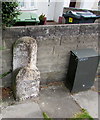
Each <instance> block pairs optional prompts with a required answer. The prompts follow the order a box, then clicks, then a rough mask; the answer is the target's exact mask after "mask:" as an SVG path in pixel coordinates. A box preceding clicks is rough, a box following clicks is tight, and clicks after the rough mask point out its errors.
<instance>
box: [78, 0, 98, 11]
mask: <svg viewBox="0 0 100 120" xmlns="http://www.w3.org/2000/svg"><path fill="white" fill-rule="evenodd" d="M98 2H99V0H81V5H80V8H82V9H89V10H92V9H96V10H97V9H98Z"/></svg>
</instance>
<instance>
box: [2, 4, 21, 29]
mask: <svg viewBox="0 0 100 120" xmlns="http://www.w3.org/2000/svg"><path fill="white" fill-rule="evenodd" d="M18 15H20V12H19V9H18V2H2V24H3V26H7V27H10V26H12V25H13V24H14V23H15V22H16V20H15V18H17V16H18Z"/></svg>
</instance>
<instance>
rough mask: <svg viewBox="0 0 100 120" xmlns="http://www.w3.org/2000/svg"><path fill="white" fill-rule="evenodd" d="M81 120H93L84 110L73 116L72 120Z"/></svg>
mask: <svg viewBox="0 0 100 120" xmlns="http://www.w3.org/2000/svg"><path fill="white" fill-rule="evenodd" d="M82 119H83V120H84V119H87V120H94V119H93V118H92V117H91V116H90V115H89V113H88V112H87V111H86V110H85V109H82V111H81V112H79V113H77V114H75V115H74V118H73V119H72V120H82Z"/></svg>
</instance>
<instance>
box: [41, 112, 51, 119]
mask: <svg viewBox="0 0 100 120" xmlns="http://www.w3.org/2000/svg"><path fill="white" fill-rule="evenodd" d="M43 117H44V120H53V119H51V118H50V117H49V116H48V115H47V114H46V113H45V112H43Z"/></svg>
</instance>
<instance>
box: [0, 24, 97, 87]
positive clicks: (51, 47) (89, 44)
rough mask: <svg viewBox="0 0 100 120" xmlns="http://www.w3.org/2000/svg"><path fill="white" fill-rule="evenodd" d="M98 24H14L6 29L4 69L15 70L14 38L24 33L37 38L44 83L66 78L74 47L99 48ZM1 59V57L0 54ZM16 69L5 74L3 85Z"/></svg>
mask: <svg viewBox="0 0 100 120" xmlns="http://www.w3.org/2000/svg"><path fill="white" fill-rule="evenodd" d="M98 33H99V27H98V24H75V25H74V24H73V25H67V24H64V25H63V24H62V25H45V26H32V27H12V28H7V29H5V30H3V34H2V36H3V41H2V43H3V47H4V48H6V49H5V50H3V52H2V55H3V59H2V71H3V73H4V72H7V71H9V70H12V50H13V44H14V42H15V41H16V40H17V39H18V38H20V37H23V36H30V37H33V38H35V39H36V40H37V44H38V57H37V67H38V68H39V70H40V72H41V84H47V83H49V82H54V81H62V80H64V79H66V74H67V67H68V63H69V55H70V54H69V53H70V50H75V49H81V48H94V49H95V50H96V51H98ZM0 59H1V58H0ZM11 82H12V73H11V74H9V75H7V76H6V77H5V78H3V80H2V83H3V86H11Z"/></svg>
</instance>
